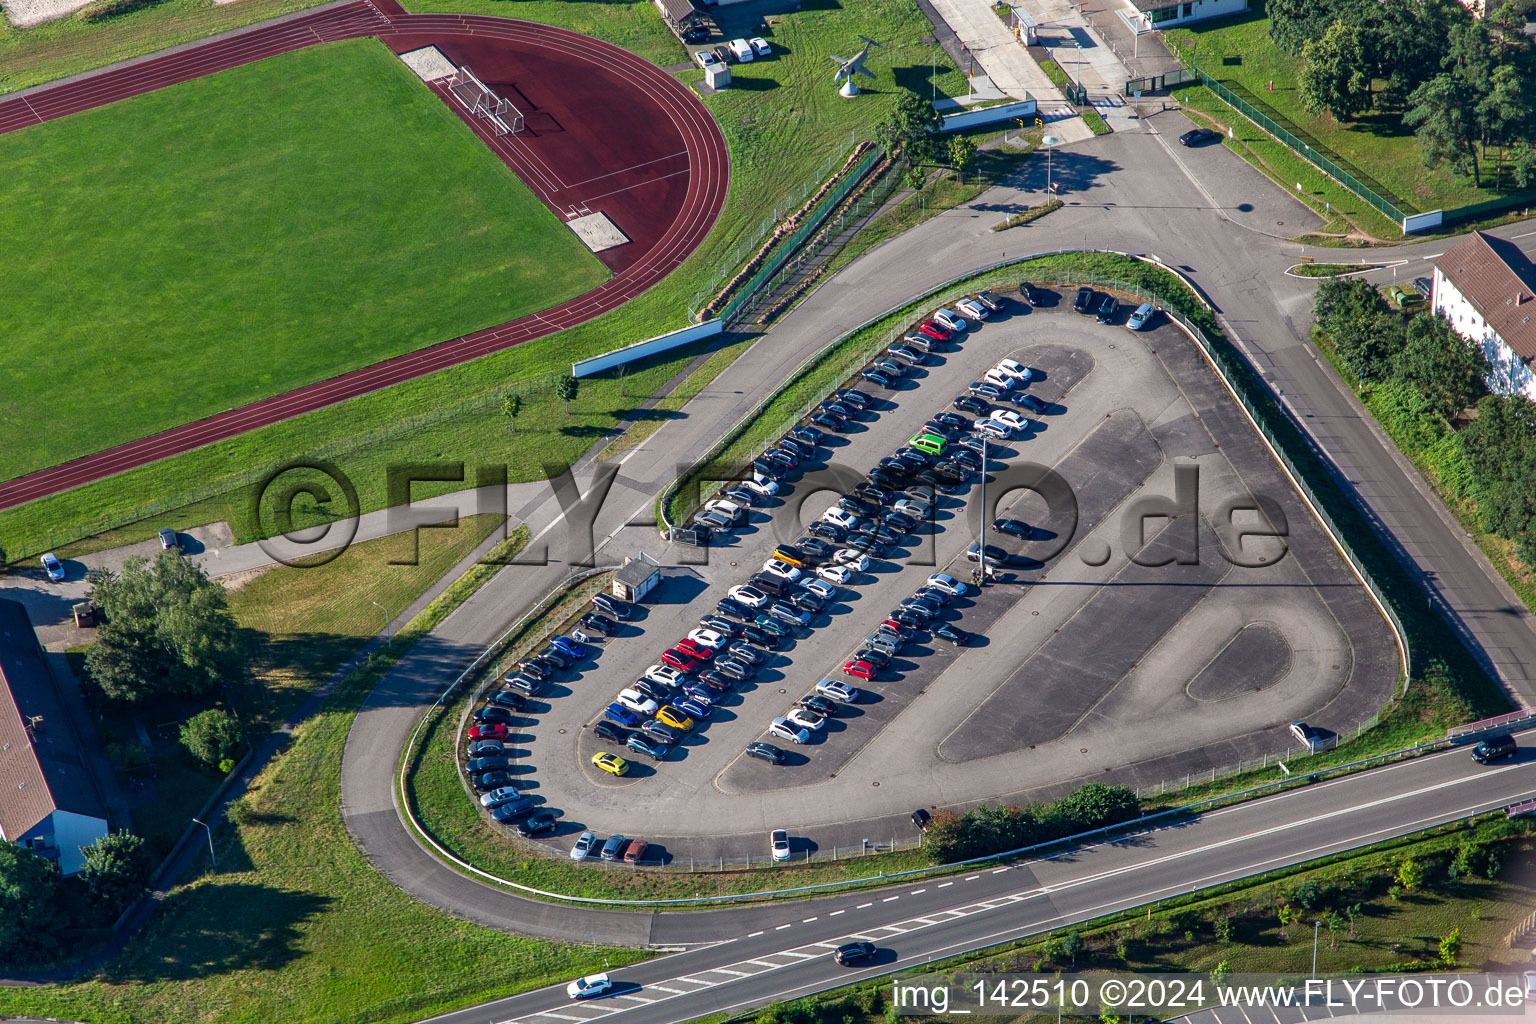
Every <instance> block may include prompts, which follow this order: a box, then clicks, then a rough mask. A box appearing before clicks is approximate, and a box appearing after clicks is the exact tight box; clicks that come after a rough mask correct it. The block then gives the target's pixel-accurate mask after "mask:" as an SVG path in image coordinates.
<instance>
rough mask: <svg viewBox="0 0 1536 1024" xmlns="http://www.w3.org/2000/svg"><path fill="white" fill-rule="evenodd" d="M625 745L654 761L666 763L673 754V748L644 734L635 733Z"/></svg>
mask: <svg viewBox="0 0 1536 1024" xmlns="http://www.w3.org/2000/svg"><path fill="white" fill-rule="evenodd" d="M624 745H625V746H626V747H628V748H629V749H630V750H633V751H634V752H635V753H637V754H644V755H645V756H646V757H649V758H650V759H651V760H653V761H665V760H666V759H667V755H668V754H670V753H672V748H671V746H669V745H668V744H666V743H663V742H661V741H660V740H658V739H656V738H655V737H654V736H647V735H645V734H644V733H638V732H637V733H635V734H634V735H633V736H631V737H630V738H629V741H628V742H627V743H625V744H624Z"/></svg>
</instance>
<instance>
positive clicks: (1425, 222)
mask: <svg viewBox="0 0 1536 1024" xmlns="http://www.w3.org/2000/svg"><path fill="white" fill-rule="evenodd" d="M1444 219H1445V211H1444V210H1431V211H1430V212H1429V213H1415V214H1413V215H1412V216H1408V217H1404V218H1403V234H1405V235H1411V234H1413V233H1414V232H1415V231H1426V230H1428V229H1429V228H1437V227H1439V226H1440V222H1441V221H1442V220H1444Z"/></svg>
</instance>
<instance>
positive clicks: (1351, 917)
mask: <svg viewBox="0 0 1536 1024" xmlns="http://www.w3.org/2000/svg"><path fill="white" fill-rule="evenodd" d="M1344 920H1346V921H1348V922H1349V929H1348V930H1347V931H1346V932H1345V933H1344V937H1345V938H1346V939H1349V940H1351V941H1353V940H1354V938H1355V934H1356V933H1355V922H1356V921H1358V920H1360V904H1358V903H1351V904H1350V905H1349V906H1347V907H1345V908H1344Z"/></svg>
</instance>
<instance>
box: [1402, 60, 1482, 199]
mask: <svg viewBox="0 0 1536 1024" xmlns="http://www.w3.org/2000/svg"><path fill="white" fill-rule="evenodd" d="M1408 102H1409V103H1410V104H1411V108H1410V109H1409V111H1408V113H1406V114H1404V115H1403V123H1404V124H1406V125H1408V127H1410V128H1412V129H1414V133H1413V134H1414V137H1415V138H1417V139H1418V141H1419V153H1420V155H1421V156H1422V157H1423V159H1424V166H1425V167H1429V168H1435V167H1439V166H1440V165H1441V164H1443V163H1449V164H1450V165H1451V166H1452V167H1454V168H1455V169H1456V170H1457V171H1458V172H1460V173H1462V174H1466V173H1471V175H1472V184H1473V185H1474V186H1475V187H1477V188H1482V176H1481V174H1480V173H1479V170H1478V162H1477V142H1478V139H1479V138H1480V137H1481V135H1482V132H1481V128H1480V126H1479V124H1478V121H1477V102H1478V96H1477V94H1476V92H1474V91H1473V90H1472V89H1471V88H1470V87H1469V86H1468V85H1467V84H1466V83H1465V82H1464V81H1462V80H1461V79H1460V78H1458V77H1457V76H1456V75H1453V74H1451V73H1450V72H1441V73H1440V74H1438V75H1436V76H1435V77H1434V78H1431V79H1430V80H1429V81H1427V82H1425V83H1424V84H1423V85H1421V86H1419V87H1418V88H1417V89H1415V90H1413V95H1412V96H1410V97H1409V98H1408Z"/></svg>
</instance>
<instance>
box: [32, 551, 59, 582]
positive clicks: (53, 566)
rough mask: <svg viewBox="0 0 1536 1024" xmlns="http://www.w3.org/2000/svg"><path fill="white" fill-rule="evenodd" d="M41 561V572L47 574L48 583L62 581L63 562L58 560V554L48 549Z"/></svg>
mask: <svg viewBox="0 0 1536 1024" xmlns="http://www.w3.org/2000/svg"><path fill="white" fill-rule="evenodd" d="M34 550H35V549H34ZM42 561H43V572H45V573H47V574H48V581H49V582H50V583H62V582H63V580H64V563H63V562H61V561H59V556H58V555H56V554H54V553H53V552H52V551H50V552H48V553H47V554H45V555H43V559H42Z"/></svg>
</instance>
